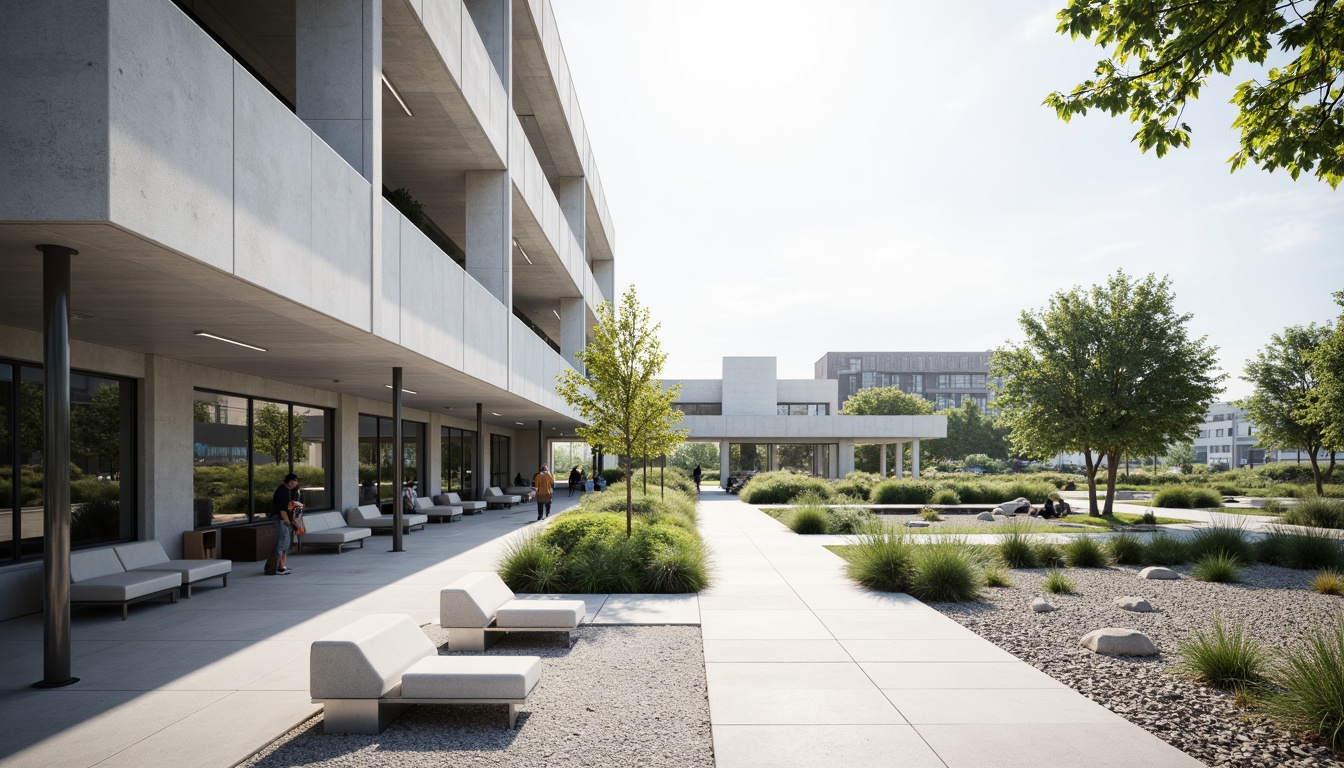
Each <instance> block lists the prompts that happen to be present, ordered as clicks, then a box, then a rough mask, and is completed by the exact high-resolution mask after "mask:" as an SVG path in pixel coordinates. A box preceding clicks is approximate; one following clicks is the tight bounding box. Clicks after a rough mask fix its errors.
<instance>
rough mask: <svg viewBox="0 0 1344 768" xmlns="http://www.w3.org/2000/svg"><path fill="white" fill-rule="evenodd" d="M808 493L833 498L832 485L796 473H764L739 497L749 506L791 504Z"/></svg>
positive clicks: (741, 491) (747, 485)
mask: <svg viewBox="0 0 1344 768" xmlns="http://www.w3.org/2000/svg"><path fill="white" fill-rule="evenodd" d="M808 491H812V492H813V493H815V494H816V495H818V496H820V497H821V498H823V499H826V500H829V499H830V498H831V485H830V483H828V482H826V481H825V480H822V479H821V478H819V477H812V476H811V475H800V474H798V473H796V472H763V473H761V474H759V475H756V476H755V477H753V478H751V479H750V480H748V481H747V484H746V485H744V486H742V490H740V491H738V493H737V495H738V498H740V499H742V500H743V501H745V502H747V503H748V504H789V503H791V502H793V500H794V499H796V498H798V497H799V496H801V495H803V494H804V493H806V492H808Z"/></svg>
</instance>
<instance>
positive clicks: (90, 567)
mask: <svg viewBox="0 0 1344 768" xmlns="http://www.w3.org/2000/svg"><path fill="white" fill-rule="evenodd" d="M125 572H126V568H125V567H123V566H122V564H121V561H120V560H118V559H117V553H116V552H113V551H112V549H111V548H107V549H86V550H84V551H83V552H71V553H70V582H71V583H72V584H78V583H79V582H81V581H84V580H85V579H96V578H98V577H99V576H108V575H111V574H113V573H125Z"/></svg>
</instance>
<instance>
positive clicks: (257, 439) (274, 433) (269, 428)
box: [252, 403, 308, 464]
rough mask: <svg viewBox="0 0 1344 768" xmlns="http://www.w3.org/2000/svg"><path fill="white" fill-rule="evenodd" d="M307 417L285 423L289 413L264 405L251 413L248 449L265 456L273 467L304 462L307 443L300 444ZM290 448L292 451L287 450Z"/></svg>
mask: <svg viewBox="0 0 1344 768" xmlns="http://www.w3.org/2000/svg"><path fill="white" fill-rule="evenodd" d="M306 426H308V417H307V416H299V415H296V416H295V417H294V420H293V421H292V422H291V421H290V420H289V411H288V410H287V409H285V408H281V407H280V406H278V405H276V404H275V403H264V404H262V405H260V406H258V407H257V409H256V410H255V411H254V412H253V413H252V448H253V450H255V451H257V452H258V453H265V454H267V455H269V456H270V457H271V459H272V460H273V461H274V462H275V463H276V464H288V463H289V462H290V458H291V454H292V457H293V460H294V461H306V460H307V459H308V443H306V442H304V440H303V430H304V427H306ZM291 447H292V448H291Z"/></svg>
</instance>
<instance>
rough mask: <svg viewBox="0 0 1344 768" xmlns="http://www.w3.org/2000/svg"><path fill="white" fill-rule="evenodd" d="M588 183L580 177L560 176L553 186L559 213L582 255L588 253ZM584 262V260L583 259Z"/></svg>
mask: <svg viewBox="0 0 1344 768" xmlns="http://www.w3.org/2000/svg"><path fill="white" fill-rule="evenodd" d="M587 189H588V183H587V181H586V180H585V179H584V177H582V176H562V177H560V179H559V180H558V182H557V183H556V185H555V190H556V191H555V197H556V200H557V201H558V202H559V203H560V212H561V213H563V214H564V215H565V221H566V222H568V223H569V231H570V232H573V233H574V239H576V240H578V241H579V248H581V249H582V250H583V252H584V254H585V255H586V254H587V251H588V236H587V234H586V233H587V231H588V193H587ZM585 260H586V259H585Z"/></svg>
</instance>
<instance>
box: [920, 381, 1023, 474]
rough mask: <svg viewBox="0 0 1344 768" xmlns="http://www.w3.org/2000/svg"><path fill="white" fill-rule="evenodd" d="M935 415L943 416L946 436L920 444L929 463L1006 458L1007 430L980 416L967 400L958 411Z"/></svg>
mask: <svg viewBox="0 0 1344 768" xmlns="http://www.w3.org/2000/svg"><path fill="white" fill-rule="evenodd" d="M938 413H939V414H941V415H944V416H947V437H945V438H943V439H941V440H925V441H924V442H923V443H922V444H921V445H920V449H921V451H922V452H924V453H925V454H927V456H928V457H929V460H931V461H939V460H943V461H962V460H964V459H965V458H966V457H967V456H972V455H975V454H983V455H984V456H986V457H987V458H990V459H999V460H1004V459H1007V458H1008V428H1007V427H1006V426H1003V425H1001V424H996V423H995V422H994V420H993V419H991V418H989V417H988V416H986V415H985V414H983V413H981V411H980V406H978V405H976V403H975V401H974V400H972V399H971V398H969V397H968V398H966V400H965V402H963V403H962V404H961V407H960V408H948V409H946V410H942V411H939V412H938Z"/></svg>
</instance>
